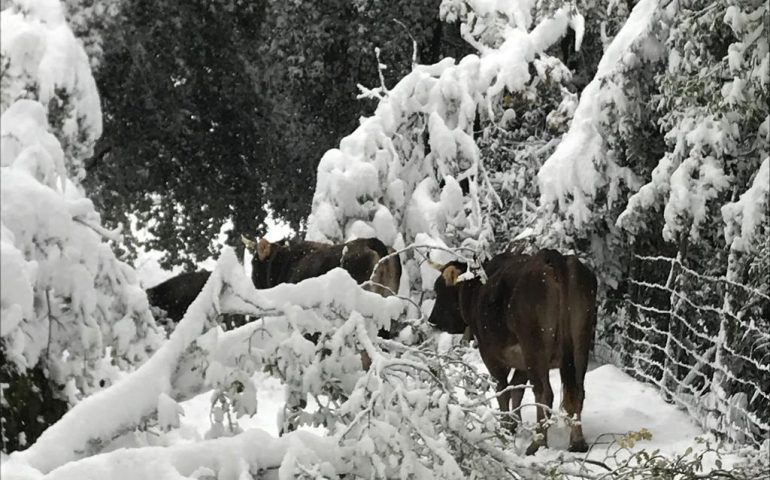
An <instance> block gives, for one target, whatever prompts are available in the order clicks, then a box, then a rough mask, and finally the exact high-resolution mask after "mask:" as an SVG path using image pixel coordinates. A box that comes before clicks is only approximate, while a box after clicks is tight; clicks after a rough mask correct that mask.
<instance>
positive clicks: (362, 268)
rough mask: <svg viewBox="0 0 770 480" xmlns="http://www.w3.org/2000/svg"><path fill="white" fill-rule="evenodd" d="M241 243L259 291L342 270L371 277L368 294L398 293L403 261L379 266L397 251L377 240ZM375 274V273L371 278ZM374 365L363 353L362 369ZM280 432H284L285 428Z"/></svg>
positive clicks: (292, 408) (384, 333)
mask: <svg viewBox="0 0 770 480" xmlns="http://www.w3.org/2000/svg"><path fill="white" fill-rule="evenodd" d="M241 240H242V241H243V243H244V245H246V248H248V249H249V250H251V252H252V254H253V255H254V258H253V259H252V262H251V266H252V272H251V279H252V281H253V282H254V286H255V287H256V288H260V289H262V288H271V287H274V286H276V285H279V284H281V283H299V282H301V281H302V280H305V279H308V278H312V277H317V276H320V275H323V274H324V273H327V272H328V271H330V270H332V269H334V268H337V267H342V268H344V269H345V270H347V272H348V273H349V274H350V276H351V277H353V279H354V280H355V281H356V282H358V283H359V284H362V283H364V282H367V281H368V280H369V279H370V278H371V279H372V281H373V282H374V283H375V284H377V285H372V284H370V285H365V286H364V287H363V288H365V289H367V290H369V291H372V292H375V293H379V294H380V295H382V296H386V297H387V296H389V295H392V294H394V293H398V287H399V283H400V281H401V260H400V259H399V257H398V255H393V256H392V257H390V258H389V259H388V260H385V261H384V262H382V263H379V261H380V259H382V258H384V257H386V256H388V255H390V254H392V253H394V252H395V251H394V250H393V249H391V248H388V247H386V246H385V244H384V243H382V241H380V240H379V239H377V238H359V239H356V240H351V241H350V242H347V243H344V244H340V245H332V244H326V243H318V242H309V241H304V240H294V241H285V240H282V241H279V242H275V243H271V242H269V241H268V240H267V239H265V238H264V237H263V238H261V239H260V240H259V241H258V242H256V241H254V240H251V239H249V238H247V237H245V236H241ZM375 268H376V270H375ZM373 271H374V272H375V274H374V276H373V277H372V272H373ZM380 285H382V286H380ZM378 335H379V336H380V337H382V338H390V337H391V335H390V331H388V330H385V329H380V331H379V332H378ZM319 336H320V333H315V334H312V335H311V334H306V335H305V338H307V339H308V340H310V341H312V342H313V343H316V342H317V341H318V337H319ZM371 363H372V362H371V359H370V358H369V355H368V354H367V353H366V352H364V351H362V352H361V366H362V367H363V368H364V370H368V369H369V367H370V366H371ZM305 406H306V402H305V400H304V399H301V400H300V401H299V403H298V404H297V405H290V406H287V409H288V410H289V411H290V412H292V413H291V415H296V412H297V411H298V409H301V408H305ZM287 428H288V429H289V430H293V429H294V424H293V423H292V422H291V421H290V422H288V424H287ZM280 433H283V428H282V429H281V432H280Z"/></svg>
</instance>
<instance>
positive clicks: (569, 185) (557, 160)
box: [537, 0, 660, 228]
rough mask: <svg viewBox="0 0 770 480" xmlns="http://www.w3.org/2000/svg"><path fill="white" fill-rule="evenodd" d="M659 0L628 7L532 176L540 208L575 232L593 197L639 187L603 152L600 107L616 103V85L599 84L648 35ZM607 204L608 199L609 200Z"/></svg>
mask: <svg viewBox="0 0 770 480" xmlns="http://www.w3.org/2000/svg"><path fill="white" fill-rule="evenodd" d="M659 3H660V1H659V0H641V1H640V2H639V3H637V4H636V6H634V9H633V11H632V12H631V15H630V16H629V17H628V20H627V21H626V23H625V24H624V25H623V28H622V29H621V30H620V32H618V34H617V35H616V36H615V38H614V39H613V41H612V43H611V44H610V45H609V47H608V48H607V50H606V51H605V52H604V55H603V56H602V59H601V61H600V62H599V66H598V68H597V71H596V75H595V76H594V79H593V80H592V81H591V83H589V84H588V85H587V86H586V87H585V89H584V90H583V92H582V94H581V96H580V102H579V103H578V106H577V109H576V110H575V114H574V117H573V119H572V123H571V124H570V128H569V131H567V133H566V134H565V135H564V137H563V138H562V141H561V143H559V145H558V146H557V147H556V150H555V151H554V152H553V154H551V156H550V157H549V158H548V160H546V162H545V163H544V164H543V166H542V167H541V169H540V172H538V175H537V178H538V182H539V185H540V194H541V196H540V203H541V204H542V205H546V206H548V205H554V204H557V205H558V208H559V209H560V210H561V211H562V212H565V213H566V217H567V218H570V219H571V221H572V222H573V223H574V225H575V228H580V226H581V225H583V224H585V223H586V222H588V221H589V220H590V218H591V206H592V204H593V200H594V197H595V196H596V194H597V192H598V191H599V190H601V189H603V188H605V187H607V186H608V182H611V183H613V185H610V188H611V189H614V188H616V185H614V184H616V183H618V182H624V183H625V184H626V185H629V186H631V187H632V188H638V187H639V184H640V182H639V179H637V178H636V176H635V174H634V173H633V172H632V171H631V170H630V169H628V168H626V167H622V166H620V165H618V164H617V163H615V162H614V161H613V160H612V159H611V158H609V157H608V155H607V154H606V152H605V146H604V140H603V137H602V122H604V121H606V114H605V113H604V110H605V108H606V103H613V102H615V101H616V99H615V98H614V97H616V96H618V95H619V94H620V92H619V91H618V90H619V88H618V87H617V86H608V85H607V84H606V83H605V82H606V81H607V80H610V79H611V77H612V75H613V74H615V73H618V72H621V71H622V69H623V68H625V67H627V63H628V62H629V61H632V60H630V58H629V54H630V53H631V52H632V51H633V49H634V48H636V46H637V45H638V43H639V42H640V41H642V40H643V39H644V38H645V37H646V36H647V35H649V33H650V29H651V27H652V23H653V22H654V21H655V14H656V12H657V11H658V8H659ZM610 200H612V199H610Z"/></svg>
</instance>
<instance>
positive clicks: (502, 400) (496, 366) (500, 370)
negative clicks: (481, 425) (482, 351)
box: [484, 361, 516, 432]
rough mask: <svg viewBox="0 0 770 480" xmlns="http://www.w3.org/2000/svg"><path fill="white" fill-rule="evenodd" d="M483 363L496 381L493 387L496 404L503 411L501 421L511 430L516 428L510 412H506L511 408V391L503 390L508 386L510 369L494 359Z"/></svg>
mask: <svg viewBox="0 0 770 480" xmlns="http://www.w3.org/2000/svg"><path fill="white" fill-rule="evenodd" d="M484 364H485V365H486V366H487V370H489V374H490V375H491V376H492V378H494V379H495V380H496V381H497V387H496V388H495V392H496V393H497V404H498V405H499V406H500V411H501V412H505V413H503V417H502V418H503V420H502V422H501V423H502V424H503V425H504V426H505V427H507V428H508V429H509V430H511V432H513V431H515V429H516V426H515V423H516V422H515V421H513V419H512V418H511V416H510V414H507V412H510V410H511V392H510V391H506V392H503V390H505V389H506V388H508V375H509V374H510V373H511V369H510V368H508V367H507V366H505V365H504V364H502V363H499V362H496V361H485V362H484Z"/></svg>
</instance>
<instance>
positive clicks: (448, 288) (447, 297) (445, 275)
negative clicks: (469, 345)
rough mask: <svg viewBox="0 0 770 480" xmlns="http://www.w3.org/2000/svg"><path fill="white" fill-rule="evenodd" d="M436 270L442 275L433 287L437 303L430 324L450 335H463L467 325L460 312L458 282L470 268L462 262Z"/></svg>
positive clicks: (442, 266)
mask: <svg viewBox="0 0 770 480" xmlns="http://www.w3.org/2000/svg"><path fill="white" fill-rule="evenodd" d="M436 268H438V269H440V271H441V275H439V277H438V278H437V279H436V283H435V284H434V285H433V290H434V292H435V293H436V303H435V304H434V305H433V311H432V312H431V313H430V317H429V318H428V323H430V324H431V325H434V326H435V327H437V328H438V329H439V330H443V331H445V332H448V333H463V332H464V331H465V327H466V325H465V321H464V320H463V317H462V313H461V311H460V288H459V287H458V285H457V281H458V278H459V277H460V275H462V274H463V273H465V271H466V270H467V269H468V266H467V265H466V264H464V263H461V262H450V263H447V264H446V265H441V266H436Z"/></svg>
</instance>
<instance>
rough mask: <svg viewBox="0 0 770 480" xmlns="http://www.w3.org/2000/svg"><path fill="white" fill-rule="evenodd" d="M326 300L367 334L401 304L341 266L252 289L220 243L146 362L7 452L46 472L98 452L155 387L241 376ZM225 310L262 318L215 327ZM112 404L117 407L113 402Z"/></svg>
mask: <svg viewBox="0 0 770 480" xmlns="http://www.w3.org/2000/svg"><path fill="white" fill-rule="evenodd" d="M310 292H312V293H310ZM329 308H331V310H332V311H333V315H341V316H342V317H343V318H347V317H346V315H347V313H345V312H353V311H356V312H359V316H363V317H366V318H367V319H368V320H369V321H370V322H371V324H372V327H371V329H372V332H369V335H372V336H373V335H374V333H375V332H376V331H377V329H378V328H382V327H386V326H387V325H388V323H389V322H390V321H391V320H392V319H394V318H397V317H398V316H399V314H400V313H401V311H402V310H403V304H402V302H401V301H400V300H398V299H395V298H383V297H381V296H379V295H377V294H375V293H371V292H367V291H365V290H362V289H361V288H360V287H359V286H358V285H357V284H356V282H355V281H354V280H353V279H352V278H351V277H350V275H349V274H348V273H347V272H345V271H344V270H342V269H335V270H332V271H331V272H329V273H327V274H326V275H323V276H321V277H318V278H313V279H308V280H306V281H304V282H302V283H300V284H297V285H288V284H287V285H280V286H278V287H275V288H272V289H269V290H262V291H257V290H256V289H254V287H253V285H252V284H251V281H250V280H249V279H248V278H247V277H246V275H245V274H244V273H243V269H242V267H241V266H240V264H239V263H238V262H237V260H236V258H235V254H234V253H233V251H232V250H231V249H229V248H225V249H223V251H222V254H221V257H220V259H219V261H218V263H217V267H216V268H215V270H214V272H213V273H212V275H211V276H210V278H209V280H208V282H207V283H206V285H205V286H204V288H203V290H202V291H201V293H200V294H199V295H198V297H197V298H196V299H195V301H194V302H193V303H192V304H191V305H190V307H189V309H188V311H187V312H186V313H185V315H184V317H183V319H182V320H181V321H180V322H179V324H178V325H177V327H176V329H175V330H174V333H173V334H172V335H171V336H170V338H169V339H168V341H167V342H166V343H165V344H164V345H163V346H162V347H161V348H160V349H159V350H158V351H157V352H156V353H155V354H154V355H153V356H152V357H151V358H150V359H149V360H148V361H147V363H145V364H144V365H142V366H141V367H140V368H139V369H138V370H136V371H135V372H134V373H132V374H131V375H129V376H127V377H125V378H124V379H123V380H122V381H120V382H118V383H116V384H115V385H113V386H111V387H110V388H108V389H106V390H103V391H101V392H99V393H97V394H95V395H93V396H91V397H88V398H86V399H84V400H83V401H82V402H81V403H79V404H78V405H76V406H75V407H74V408H73V409H72V410H71V411H69V412H68V413H67V414H66V415H65V416H64V417H62V419H61V420H60V421H59V422H57V423H56V424H54V425H52V426H51V427H50V428H49V429H48V430H46V432H44V433H43V435H41V437H40V438H39V439H38V441H37V442H36V443H35V444H34V445H32V446H31V447H30V448H28V449H27V450H25V451H23V452H19V453H15V454H14V455H13V457H14V460H15V461H20V462H23V463H27V464H28V465H30V466H32V467H34V468H36V469H37V470H39V471H41V472H48V471H50V470H52V469H54V468H56V467H58V466H59V465H62V464H64V463H67V462H70V461H73V460H77V459H79V458H82V457H84V456H88V455H92V454H95V453H98V452H99V451H100V450H101V449H102V448H104V447H105V446H106V445H107V444H109V442H110V441H111V440H112V439H114V438H116V437H117V436H119V435H120V434H122V433H124V432H126V431H130V430H132V429H134V428H135V427H136V426H138V425H140V424H141V423H142V422H144V421H145V420H147V419H148V418H150V417H152V416H153V415H155V413H156V410H157V406H158V398H159V396H160V395H161V394H165V395H168V396H169V397H171V398H174V399H176V400H184V399H187V398H190V397H191V396H192V395H195V394H197V393H199V392H201V391H203V390H204V389H205V388H211V387H212V386H217V385H219V386H222V383H223V382H226V381H228V380H229V379H231V377H229V376H228V375H229V374H228V372H230V371H234V372H235V374H236V375H238V378H244V376H245V378H248V377H249V376H250V374H252V373H253V372H254V371H255V370H256V368H258V367H261V366H263V363H262V362H263V361H267V357H268V356H269V355H270V354H274V353H275V352H276V351H277V350H276V349H280V348H285V345H286V342H288V345H289V348H291V345H293V343H292V342H293V340H292V338H293V337H292V332H293V331H294V332H302V333H304V332H306V331H318V330H319V329H320V330H323V329H324V325H325V324H324V323H323V321H322V319H323V317H322V316H319V315H318V314H317V313H313V311H314V309H321V310H323V309H329ZM233 312H239V313H244V314H248V315H253V316H257V317H263V318H260V319H258V320H255V321H253V322H252V323H250V324H247V325H245V326H243V327H240V328H238V329H236V330H234V331H232V332H228V333H221V330H220V329H219V327H218V326H217V325H216V319H217V317H218V316H219V315H220V314H224V313H233ZM266 316H267V317H269V318H264V317H266ZM363 317H361V318H363ZM329 325H330V324H329ZM204 332H206V334H205V335H202V334H203V333H204ZM299 338H300V339H301V336H300V337H299ZM302 341H303V342H304V343H306V344H310V342H307V341H305V340H302ZM282 345H284V347H282ZM310 345H312V344H310ZM285 353H287V352H285ZM115 405H121V406H122V407H121V408H119V409H116V408H115Z"/></svg>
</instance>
